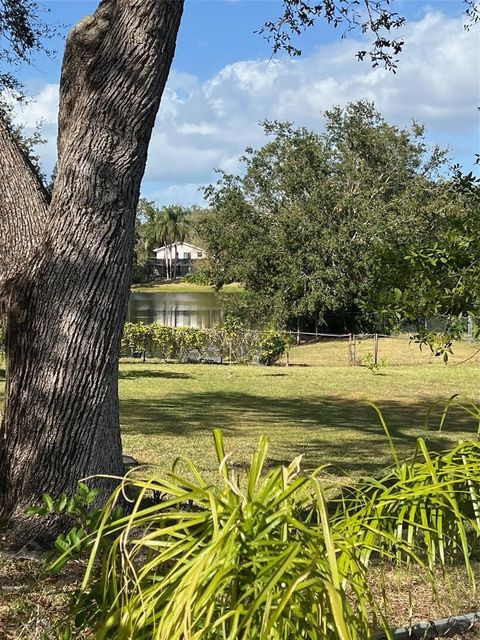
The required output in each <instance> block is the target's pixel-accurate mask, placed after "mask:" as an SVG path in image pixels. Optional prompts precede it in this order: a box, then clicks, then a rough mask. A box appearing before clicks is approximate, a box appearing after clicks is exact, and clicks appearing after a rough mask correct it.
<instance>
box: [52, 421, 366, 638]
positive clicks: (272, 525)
mask: <svg viewBox="0 0 480 640" xmlns="http://www.w3.org/2000/svg"><path fill="white" fill-rule="evenodd" d="M215 446H216V451H217V454H218V458H219V470H220V475H221V482H220V483H219V485H218V486H209V485H207V483H206V482H205V481H204V479H203V478H202V477H201V475H200V473H199V471H198V470H197V468H196V467H195V465H194V464H193V463H192V462H190V461H189V460H186V461H184V462H185V463H186V465H187V467H188V470H189V473H188V474H187V475H179V474H178V473H177V472H176V471H175V470H174V472H173V473H172V474H171V475H170V476H169V478H168V479H162V478H155V479H152V480H150V481H149V482H143V481H140V480H133V479H127V480H126V481H125V484H128V485H129V490H130V491H131V490H132V488H135V489H136V490H137V492H138V497H137V499H136V500H135V503H134V505H133V509H132V511H131V513H130V514H129V515H128V516H126V517H122V518H120V519H119V520H117V521H115V522H113V523H112V522H110V523H109V513H110V511H111V509H112V508H113V506H114V505H115V503H116V502H117V501H118V499H119V498H120V496H121V492H122V491H123V490H124V489H125V484H124V486H123V487H120V488H119V489H118V490H117V491H116V493H114V494H113V495H112V497H111V499H110V502H109V504H108V505H107V507H106V508H105V510H104V517H103V518H102V520H101V521H100V522H99V524H98V525H97V530H96V531H95V532H94V534H92V536H91V538H90V545H91V553H90V559H89V563H88V567H87V570H86V573H85V578H84V581H83V585H82V591H81V595H80V598H79V602H78V610H79V611H80V612H81V616H80V617H81V620H82V622H83V623H88V624H89V625H91V626H92V627H93V628H94V629H95V637H96V638H98V639H99V640H101V639H102V638H116V639H117V640H124V639H127V638H128V639H135V640H144V639H145V640H147V638H148V640H151V639H155V640H187V639H188V640H193V639H195V640H207V639H208V640H210V639H212V640H227V639H229V640H247V639H248V640H262V639H263V640H266V639H268V640H287V639H288V640H297V639H300V638H310V639H312V640H313V639H318V640H321V639H327V638H328V639H329V640H335V639H337V640H360V639H362V640H365V638H368V637H370V631H369V610H370V612H371V611H372V608H373V609H374V608H375V605H374V602H373V598H372V596H371V592H370V590H369V587H368V585H367V581H366V572H365V567H364V565H363V564H362V562H361V561H360V560H359V554H358V552H357V549H356V548H355V546H353V545H352V543H351V540H349V539H348V538H347V537H345V536H344V533H343V531H342V530H341V528H339V527H337V528H336V529H334V528H332V527H331V524H330V522H329V517H328V515H327V508H326V502H325V498H324V495H323V491H322V488H321V486H320V483H319V481H318V479H317V477H316V476H315V475H313V476H310V477H306V476H302V475H300V474H299V462H300V460H299V459H298V458H297V459H295V460H294V461H293V462H292V463H291V464H290V465H289V466H288V467H275V468H273V469H271V470H269V471H267V473H264V471H265V469H264V467H265V461H266V455H267V440H266V439H265V438H262V439H261V440H260V444H259V447H258V449H257V451H256V452H255V453H254V454H253V455H252V460H251V465H250V468H249V470H248V474H247V477H246V480H245V482H244V483H243V484H241V483H240V482H239V479H238V478H236V477H235V474H234V472H233V471H232V469H231V468H230V467H229V464H228V457H227V456H226V455H225V452H224V449H223V441H222V437H221V434H220V432H218V431H217V432H215ZM176 468H178V464H177V466H176ZM152 488H154V489H155V490H156V491H157V492H161V493H162V494H163V495H164V497H165V499H164V500H163V501H162V502H160V503H159V504H155V505H150V506H145V498H146V497H147V496H148V495H149V493H150V492H151V491H152ZM307 513H308V514H310V515H309V516H307V517H306V518H305V514H307ZM105 540H108V545H107V546H105V545H104V546H103V547H102V541H103V542H104V541H105ZM102 548H103V553H100V550H101V549H102ZM99 560H101V573H100V575H99V574H98V573H97V572H96V571H95V566H96V564H97V562H98V561H99ZM61 561H62V559H60V562H61Z"/></svg>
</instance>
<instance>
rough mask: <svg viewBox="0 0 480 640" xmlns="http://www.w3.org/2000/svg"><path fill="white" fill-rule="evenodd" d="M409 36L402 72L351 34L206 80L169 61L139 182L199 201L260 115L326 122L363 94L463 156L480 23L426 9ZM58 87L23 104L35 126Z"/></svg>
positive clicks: (472, 145) (259, 139) (469, 143)
mask: <svg viewBox="0 0 480 640" xmlns="http://www.w3.org/2000/svg"><path fill="white" fill-rule="evenodd" d="M403 37H404V39H405V42H406V45H405V48H404V51H403V53H402V54H401V55H400V60H399V66H398V72H397V74H396V75H394V74H391V73H388V72H386V71H385V70H383V69H371V67H370V66H369V65H368V63H367V62H364V63H359V62H358V61H357V60H356V58H355V53H356V51H357V50H358V49H359V48H360V47H361V46H362V45H361V44H360V43H358V42H355V41H352V40H342V41H338V42H335V43H331V44H328V45H325V46H322V47H321V48H319V49H318V50H317V51H316V52H315V53H313V54H312V55H310V56H308V57H305V58H297V59H281V60H273V61H268V60H245V61H240V62H235V63H232V64H229V65H227V66H225V67H224V68H223V69H221V71H220V72H219V73H217V74H216V75H215V76H214V77H212V78H211V79H209V80H208V81H206V82H203V83H202V82H200V81H199V79H198V78H197V77H195V76H194V75H191V74H188V73H184V72H179V71H176V70H173V71H172V73H171V74H170V78H169V80H168V84H167V87H166V90H165V93H164V96H163V98H162V104H161V107H160V112H159V114H158V117H157V122H156V126H155V129H154V132H153V136H152V143H151V147H150V152H149V160H148V164H147V171H146V174H145V179H144V184H143V191H144V192H145V193H147V194H155V197H156V198H158V200H159V201H161V202H162V203H165V202H166V200H165V199H166V198H171V199H172V201H175V200H178V202H181V203H185V204H191V203H192V202H201V195H200V194H199V193H198V191H197V187H198V185H201V184H206V183H208V182H211V181H212V180H214V179H215V175H214V173H213V169H214V168H215V167H219V168H221V169H224V170H227V171H237V170H238V169H239V163H238V157H239V156H240V155H241V154H242V153H243V150H244V148H245V147H246V146H259V145H261V144H262V143H263V141H264V136H263V133H262V130H261V128H260V127H259V126H258V123H259V122H260V121H261V120H264V119H279V120H290V121H293V122H295V123H296V124H297V125H305V126H307V127H310V128H312V129H314V130H321V128H322V126H323V118H322V112H323V111H324V110H325V109H327V108H329V107H331V106H332V105H334V104H340V105H343V104H346V103H347V102H348V101H351V100H358V99H360V98H367V99H370V100H374V101H375V103H376V105H377V107H378V109H379V110H380V111H381V112H382V113H383V115H384V116H385V117H386V118H387V120H389V121H391V122H393V123H396V124H398V125H402V126H405V125H408V124H409V123H410V121H411V119H412V118H415V119H416V120H418V121H420V122H423V123H425V124H426V125H427V129H428V130H429V131H430V132H431V139H432V141H436V140H440V141H441V143H442V144H446V143H449V144H450V147H451V150H452V152H453V154H455V153H456V154H458V157H459V158H460V159H461V158H462V157H463V156H464V155H465V149H469V153H470V154H471V155H472V156H473V153H474V152H475V151H476V150H477V147H478V143H477V142H476V141H475V140H474V138H475V137H478V119H477V111H476V105H477V104H478V102H479V100H480V87H479V77H478V61H479V56H480V44H479V38H478V31H477V30H476V29H475V28H473V29H472V30H470V31H469V32H466V31H464V29H463V18H458V19H457V18H449V17H446V16H445V15H443V14H442V13H440V12H438V11H434V10H429V11H428V12H427V13H426V14H425V15H424V16H423V17H422V19H421V20H419V21H417V22H411V23H409V25H408V26H407V27H405V31H404V33H403ZM57 92H58V87H56V86H55V85H47V86H46V87H44V89H43V90H42V92H41V93H40V94H39V97H38V100H37V102H36V103H35V105H33V104H32V105H29V106H28V107H27V109H26V111H25V112H24V114H23V117H24V118H25V119H26V120H27V121H28V124H29V125H30V126H33V124H34V122H35V120H37V119H40V118H43V119H44V121H45V122H46V131H47V133H49V134H50V132H51V131H52V130H53V128H54V121H55V115H56V100H57ZM472 139H473V140H472ZM53 149H54V146H53V145H51V144H49V146H48V147H47V148H46V149H44V150H42V152H43V151H45V152H46V153H45V155H46V163H50V165H51V166H53V164H52V150H53ZM42 155H43V153H42ZM467 155H468V154H467ZM165 185H167V186H165ZM167 201H168V200H167Z"/></svg>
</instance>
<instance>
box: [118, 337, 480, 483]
mask: <svg viewBox="0 0 480 640" xmlns="http://www.w3.org/2000/svg"><path fill="white" fill-rule="evenodd" d="M363 347H364V348H365V349H366V348H367V345H364V346H363ZM383 350H384V351H386V350H387V346H386V345H384V346H383ZM388 351H389V354H390V357H391V359H392V361H393V362H394V363H395V362H398V363H397V364H392V366H387V367H386V369H384V370H383V371H382V372H381V374H377V375H373V374H372V373H371V372H370V371H369V370H368V369H365V368H363V367H355V366H354V367H349V366H347V365H345V364H341V362H342V360H345V361H346V346H345V344H342V345H340V344H338V343H336V344H332V343H328V344H320V345H312V346H308V347H298V348H295V349H293V350H292V353H291V355H290V362H291V363H293V364H292V366H289V367H287V366H276V367H257V366H236V365H234V366H230V365H202V364H192V365H179V364H168V365H163V364H145V365H142V364H136V363H133V364H128V363H124V364H122V365H121V372H120V398H121V424H122V434H123V442H124V448H125V451H126V452H128V453H130V454H132V455H134V456H135V457H137V458H138V459H139V460H140V461H141V462H145V463H154V464H158V465H160V467H161V469H162V470H167V469H169V467H170V465H171V463H172V461H173V460H174V459H175V458H176V457H177V456H180V455H187V456H190V457H192V458H193V459H194V460H195V461H196V462H198V464H199V466H200V468H201V469H202V470H203V471H204V472H206V473H207V474H208V475H209V474H210V473H211V471H212V470H213V469H214V468H215V460H214V454H213V447H212V437H211V432H212V430H213V429H214V428H216V427H219V428H221V429H222V430H223V432H224V436H225V441H226V446H227V448H228V450H229V451H230V452H231V453H232V457H233V460H234V461H235V462H236V463H237V464H238V467H239V469H241V468H242V467H244V465H245V464H246V463H247V461H248V459H249V456H250V454H251V452H252V450H253V448H254V446H255V444H256V442H257V441H258V438H259V436H260V435H261V434H266V435H267V436H268V437H269V438H270V442H271V447H270V458H271V462H272V463H276V462H285V461H290V460H291V459H292V458H293V457H294V456H296V455H298V454H302V455H303V456H304V465H305V468H314V467H316V466H318V465H324V464H328V465H330V466H329V469H328V471H329V473H330V474H332V475H333V476H334V477H338V476H352V477H355V476H358V475H361V474H364V473H372V472H380V471H381V470H382V468H384V467H385V466H386V465H388V464H389V463H390V457H389V450H388V446H387V442H386V438H385V436H384V433H383V431H382V428H381V426H380V424H379V421H378V418H377V416H376V413H375V411H374V409H373V408H372V407H371V406H370V405H369V402H375V403H377V404H378V406H379V407H380V408H381V410H382V411H383V413H384V416H385V419H386V421H387V423H388V425H389V427H390V429H391V433H392V435H393V438H394V441H395V443H396V445H397V446H398V447H399V449H400V451H401V453H402V455H408V454H410V453H412V451H413V446H414V443H415V439H416V438H417V437H418V436H420V435H422V436H424V437H426V438H427V439H428V442H429V446H430V447H432V448H437V449H441V448H445V447H446V446H448V443H449V442H451V441H456V440H458V439H461V438H463V439H465V438H468V437H472V436H475V435H476V429H477V426H478V425H477V424H476V421H475V420H474V419H473V418H472V417H471V416H469V415H467V414H466V413H465V412H463V411H462V410H460V409H459V408H452V409H451V410H450V412H449V415H448V418H447V420H446V423H445V426H444V429H443V432H442V433H438V431H437V427H438V424H439V421H440V418H441V414H442V411H443V408H444V406H445V403H446V402H447V400H448V398H450V397H451V396H452V395H453V394H455V393H458V394H460V396H461V398H462V399H463V400H466V399H467V398H468V399H472V400H478V398H479V396H478V390H479V381H480V375H479V366H478V358H475V359H472V360H471V361H469V362H467V363H464V364H461V365H459V366H457V365H455V363H454V362H452V363H451V364H449V365H447V366H445V365H443V364H440V363H439V362H438V361H432V362H431V363H430V362H429V358H428V356H424V355H422V356H421V358H427V360H426V361H424V362H423V361H420V363H418V362H417V358H420V356H419V355H418V347H417V346H414V345H409V344H408V341H403V342H400V341H397V342H396V344H393V342H390V343H388ZM473 352H474V349H473V347H472V346H469V345H458V346H457V348H456V350H455V353H456V355H455V359H456V360H457V361H460V360H461V359H462V358H465V357H468V356H469V355H471V354H472V353H473ZM402 358H403V360H405V362H403V363H402ZM408 361H411V362H413V363H414V364H408ZM318 362H323V364H318ZM332 363H333V364H332ZM305 365H309V366H305Z"/></svg>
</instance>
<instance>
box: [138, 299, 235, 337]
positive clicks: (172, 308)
mask: <svg viewBox="0 0 480 640" xmlns="http://www.w3.org/2000/svg"><path fill="white" fill-rule="evenodd" d="M223 316H224V312H223V307H222V305H221V303H220V300H219V298H218V296H217V295H216V294H215V293H213V292H202V293H176V292H171V291H166V292H165V293H140V292H135V291H134V292H132V293H131V295H130V302H129V305H128V316H127V318H128V321H129V322H144V323H150V322H158V323H160V324H163V325H166V326H168V327H195V328H197V329H208V328H210V327H213V326H214V325H219V324H222V322H223Z"/></svg>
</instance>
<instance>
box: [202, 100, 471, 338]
mask: <svg viewBox="0 0 480 640" xmlns="http://www.w3.org/2000/svg"><path fill="white" fill-rule="evenodd" d="M264 129H265V133H266V134H267V135H268V136H269V137H270V138H271V139H270V141H269V142H267V144H266V145H265V146H263V147H262V148H261V149H259V150H253V149H247V151H246V155H245V156H244V157H243V162H244V165H245V173H244V175H243V176H232V175H226V174H222V175H221V177H220V179H219V181H218V182H217V184H216V185H210V186H209V187H208V188H207V189H206V190H205V193H206V196H207V198H208V200H209V202H210V205H211V209H210V211H209V212H208V213H206V214H204V216H203V218H202V220H201V222H200V224H199V228H200V230H201V232H202V233H203V238H204V241H205V242H206V244H207V247H208V252H209V255H210V257H211V260H212V268H213V277H214V280H215V283H216V285H217V286H218V287H220V286H221V285H223V284H224V283H225V282H228V281H232V280H238V281H241V282H243V283H244V284H245V286H246V288H247V290H248V291H251V292H253V293H254V294H255V295H256V296H257V297H258V296H260V298H261V299H262V300H263V301H264V304H267V306H268V307H269V313H270V314H271V315H272V316H273V317H274V318H275V319H276V321H277V322H278V323H279V324H282V325H293V326H295V324H296V319H297V318H300V319H301V326H302V328H307V327H310V328H313V326H314V325H315V323H318V322H320V323H323V324H324V325H326V326H329V327H330V328H331V329H337V330H338V329H342V330H351V329H355V328H358V327H359V326H363V327H368V326H372V325H374V324H375V323H377V322H378V320H379V319H382V321H383V323H385V322H387V321H388V322H389V323H392V322H393V321H394V320H395V318H396V317H397V316H395V313H394V311H400V308H398V309H396V308H395V298H393V299H392V295H391V294H392V292H393V295H397V297H399V298H401V299H402V300H403V301H404V303H403V307H402V309H403V311H404V312H405V313H406V314H408V315H417V314H420V315H421V316H422V317H423V316H424V315H425V314H427V313H428V314H429V315H431V314H433V313H447V312H448V313H451V312H455V313H459V312H460V311H461V310H464V309H465V305H467V299H466V297H465V298H464V300H463V301H461V302H459V304H458V305H456V306H455V305H453V306H452V305H451V304H450V302H451V292H450V293H449V294H448V296H450V297H449V302H448V304H447V301H446V299H443V298H442V299H439V298H438V296H437V295H436V293H435V291H434V290H435V288H438V287H439V286H440V283H441V282H443V280H442V277H441V276H438V279H437V280H436V281H433V280H431V279H430V280H429V279H428V278H425V279H423V280H422V278H423V277H424V276H425V270H424V269H423V266H422V264H423V265H426V264H430V266H431V267H434V265H433V262H432V261H429V257H428V255H427V254H425V255H426V257H425V258H421V259H422V260H423V263H422V264H419V260H420V257H421V256H423V253H422V251H423V249H422V251H420V247H423V248H424V249H425V251H426V250H427V249H426V247H427V246H430V248H431V251H437V252H439V251H440V249H439V247H438V246H437V245H435V242H437V243H438V242H439V241H440V239H442V244H441V246H442V247H443V248H444V249H445V250H447V247H446V243H447V238H450V240H449V242H450V254H449V255H450V257H449V258H448V262H447V263H445V262H443V260H442V258H443V257H444V256H443V254H439V255H438V256H437V257H435V261H436V262H435V264H437V261H438V264H441V265H447V266H448V265H450V264H451V265H452V270H454V271H455V273H456V274H457V271H458V269H457V267H459V265H460V262H459V260H460V256H464V253H465V243H467V245H468V247H469V254H468V255H470V257H472V256H473V253H474V251H475V250H476V249H475V248H474V245H475V241H474V240H473V235H472V236H468V237H467V235H468V234H467V235H465V233H463V230H464V229H465V225H466V224H470V222H468V223H467V222H466V221H467V219H470V215H469V213H468V206H467V204H466V201H465V197H464V196H463V195H461V194H459V193H458V190H456V192H455V193H453V192H452V188H453V185H452V181H451V180H447V179H446V178H442V177H441V176H440V172H441V171H443V172H445V170H446V167H447V164H446V163H447V159H446V155H445V152H444V151H442V150H441V149H439V148H438V147H435V148H433V149H429V148H428V147H427V145H426V143H425V139H424V128H423V127H422V126H421V125H419V124H418V123H416V122H413V124H412V125H411V127H410V128H409V129H400V128H398V127H395V126H392V125H390V124H388V123H387V122H386V121H385V120H384V118H383V117H382V116H381V115H380V114H379V113H378V112H377V111H376V109H375V107H374V105H373V104H371V103H369V102H366V101H360V102H356V103H351V104H349V105H348V106H347V107H346V108H340V107H336V108H333V109H331V110H330V111H327V112H326V113H325V132H324V133H323V134H317V133H313V132H311V131H308V130H306V129H304V128H299V129H296V128H294V127H293V126H292V124H290V123H280V122H265V123H264ZM455 229H457V232H456V233H457V235H455ZM472 234H473V231H472ZM468 238H471V239H470V240H469V239H468ZM475 246H476V245H475ZM415 248H417V253H416V254H415ZM454 248H455V249H454ZM470 249H471V251H470ZM419 252H420V253H419ZM430 257H431V256H430ZM432 260H433V257H432ZM462 260H463V258H462ZM462 264H463V263H462ZM445 268H446V267H445ZM464 268H465V269H466V270H468V269H469V263H468V260H467V259H466V258H465V262H464ZM412 273H415V274H416V276H415V279H414V278H413V277H412ZM422 273H423V275H422ZM452 273H453V271H452ZM469 273H470V271H469ZM451 277H452V278H453V275H452V276H451ZM462 282H463V284H464V287H465V288H464V291H465V292H467V291H469V290H470V284H467V282H466V280H465V276H464V277H463V278H462ZM468 282H469V283H470V280H469V281H468ZM414 283H415V284H414ZM421 283H423V284H421ZM407 284H408V287H407ZM417 284H418V286H417ZM420 284H421V286H420ZM444 286H445V287H447V286H448V285H444ZM451 286H453V285H452V284H451ZM451 286H450V288H451ZM429 287H431V289H429ZM395 289H398V290H399V292H398V293H395ZM457 289H458V288H457ZM445 295H447V294H446V293H445ZM409 297H411V298H412V300H414V301H415V305H413V304H410V305H408V304H407V302H406V301H407V299H408V298H409ZM434 300H436V301H437V302H436V303H435V304H434V302H433V301H434ZM449 304H450V307H449V306H448V305H449ZM468 304H470V301H469V302H468ZM467 306H468V305H467ZM397 307H399V305H397ZM381 312H383V314H381ZM387 312H388V313H387Z"/></svg>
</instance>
